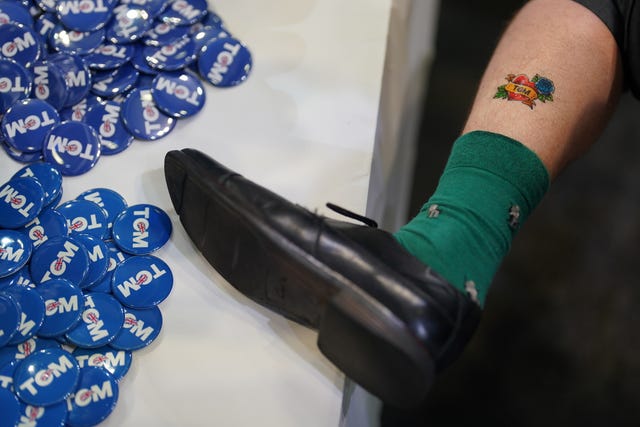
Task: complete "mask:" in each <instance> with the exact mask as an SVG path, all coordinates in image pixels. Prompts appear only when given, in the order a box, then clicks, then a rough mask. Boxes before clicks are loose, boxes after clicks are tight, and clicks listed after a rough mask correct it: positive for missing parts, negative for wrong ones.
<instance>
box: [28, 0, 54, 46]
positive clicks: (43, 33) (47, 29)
mask: <svg viewBox="0 0 640 427" xmlns="http://www.w3.org/2000/svg"><path fill="white" fill-rule="evenodd" d="M46 1H47V2H50V3H53V8H54V10H53V11H47V12H45V13H43V14H42V15H40V16H38V17H37V18H35V22H34V25H33V27H34V29H35V30H36V32H37V33H38V35H40V37H42V39H43V40H49V35H50V34H51V31H53V29H54V28H55V27H56V25H58V17H57V16H56V15H55V14H54V13H52V12H55V0H46ZM42 9H43V10H45V9H44V8H42Z"/></svg>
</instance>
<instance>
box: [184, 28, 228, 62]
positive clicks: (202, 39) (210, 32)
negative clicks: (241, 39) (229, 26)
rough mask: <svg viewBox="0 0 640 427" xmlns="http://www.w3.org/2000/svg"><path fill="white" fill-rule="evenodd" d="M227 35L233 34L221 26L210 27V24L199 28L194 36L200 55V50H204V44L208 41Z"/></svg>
mask: <svg viewBox="0 0 640 427" xmlns="http://www.w3.org/2000/svg"><path fill="white" fill-rule="evenodd" d="M227 37H231V34H229V32H228V31H227V30H225V29H222V28H220V27H208V26H205V27H203V28H202V29H200V30H198V31H197V32H196V33H195V34H194V35H193V36H192V38H193V42H194V43H195V45H196V52H198V55H199V54H200V51H201V50H202V48H203V47H204V45H206V44H207V43H209V42H211V41H212V40H215V39H222V38H227Z"/></svg>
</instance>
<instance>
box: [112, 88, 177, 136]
mask: <svg viewBox="0 0 640 427" xmlns="http://www.w3.org/2000/svg"><path fill="white" fill-rule="evenodd" d="M121 115H122V121H123V123H124V125H125V126H126V128H127V129H128V130H129V132H131V133H132V134H133V136H134V137H135V138H138V139H142V140H148V141H154V140H156V139H160V138H162V137H164V136H167V135H168V134H169V132H171V131H172V130H173V128H174V127H175V126H176V120H175V119H174V118H173V117H169V116H167V115H166V114H164V113H163V112H161V111H160V110H158V107H157V106H156V104H155V102H154V101H153V95H152V94H151V90H148V89H143V90H140V89H133V90H132V91H131V92H130V93H129V95H127V98H126V99H125V100H124V102H123V103H122V110H121Z"/></svg>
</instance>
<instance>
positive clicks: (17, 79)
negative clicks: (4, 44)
mask: <svg viewBox="0 0 640 427" xmlns="http://www.w3.org/2000/svg"><path fill="white" fill-rule="evenodd" d="M32 84H33V79H32V77H31V72H30V71H28V70H27V69H26V68H25V67H24V66H22V65H20V64H18V63H17V62H16V61H14V60H11V59H6V58H3V57H2V56H0V111H7V109H8V108H9V107H11V106H12V105H13V104H14V103H15V102H16V101H18V100H20V99H24V98H27V97H28V96H29V94H30V93H31V87H32Z"/></svg>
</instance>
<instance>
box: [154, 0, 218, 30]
mask: <svg viewBox="0 0 640 427" xmlns="http://www.w3.org/2000/svg"><path fill="white" fill-rule="evenodd" d="M207 7H208V4H207V0H175V1H172V2H170V4H169V6H168V7H167V8H166V9H165V11H164V12H162V13H161V14H160V16H159V17H158V20H160V21H162V22H167V23H169V24H173V25H191V24H194V23H196V22H198V21H200V20H201V19H202V18H204V17H205V16H206V14H207Z"/></svg>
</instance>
